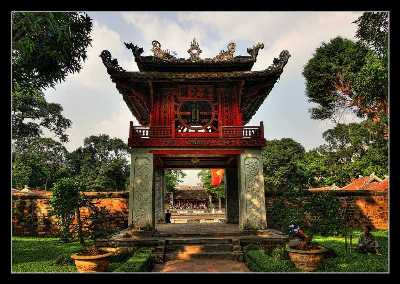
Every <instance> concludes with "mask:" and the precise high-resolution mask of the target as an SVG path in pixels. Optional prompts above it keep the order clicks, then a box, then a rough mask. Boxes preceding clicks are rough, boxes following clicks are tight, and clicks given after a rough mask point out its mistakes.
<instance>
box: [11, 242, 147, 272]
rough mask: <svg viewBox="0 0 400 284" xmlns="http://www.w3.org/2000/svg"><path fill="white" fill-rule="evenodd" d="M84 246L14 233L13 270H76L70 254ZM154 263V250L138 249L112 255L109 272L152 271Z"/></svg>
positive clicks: (77, 243)
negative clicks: (16, 235) (15, 235)
mask: <svg viewBox="0 0 400 284" xmlns="http://www.w3.org/2000/svg"><path fill="white" fill-rule="evenodd" d="M87 244H88V245H90V244H91V242H87ZM81 248H82V247H81V245H80V244H79V242H71V243H62V242H60V240H59V239H58V238H39V237H13V238H12V272H77V270H76V267H75V264H74V263H73V261H72V260H71V255H72V254H73V253H75V252H77V251H79V250H80V249H81ZM151 265H152V258H151V250H149V249H139V250H137V251H136V252H135V253H134V255H133V256H132V254H130V253H125V254H120V255H115V256H112V257H110V265H109V267H108V272H113V271H126V272H138V271H149V269H151Z"/></svg>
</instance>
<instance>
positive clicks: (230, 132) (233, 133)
mask: <svg viewBox="0 0 400 284" xmlns="http://www.w3.org/2000/svg"><path fill="white" fill-rule="evenodd" d="M171 130H172V128H171V127H170V126H152V127H143V126H133V124H132V123H131V124H130V135H129V138H130V139H138V138H139V139H140V138H152V137H154V138H175V137H176V138H185V137H190V136H194V135H193V133H187V134H188V135H187V136H186V135H185V134H186V133H173V131H171ZM195 134H196V135H195V136H196V137H198V138H201V136H203V135H204V134H206V135H204V136H205V137H204V138H206V137H207V136H210V137H211V136H214V137H215V136H217V135H218V136H219V137H220V138H238V139H250V138H255V139H260V138H261V139H262V138H264V125H263V123H262V122H261V123H260V126H222V127H221V129H220V131H219V134H218V133H195ZM207 134H214V135H207Z"/></svg>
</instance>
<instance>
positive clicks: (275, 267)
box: [245, 231, 388, 272]
mask: <svg viewBox="0 0 400 284" xmlns="http://www.w3.org/2000/svg"><path fill="white" fill-rule="evenodd" d="M360 234H361V232H359V231H356V232H354V233H353V236H354V237H353V247H356V245H357V243H358V237H359V236H360ZM372 234H373V235H374V236H375V238H376V239H377V241H378V242H379V245H380V246H381V249H380V252H381V254H382V255H381V256H379V255H374V254H362V253H358V252H356V251H355V250H353V252H352V254H351V255H346V252H345V248H344V237H337V236H335V237H323V236H314V241H315V242H318V243H319V244H321V245H323V246H325V247H328V248H332V249H333V250H334V251H335V252H336V254H337V256H336V257H334V258H328V259H326V260H324V262H323V263H322V265H321V266H320V268H319V269H318V270H317V272H387V271H388V233H387V231H376V232H372ZM245 260H246V263H247V266H248V267H249V269H250V270H252V271H257V272H262V271H263V272H285V271H286V272H297V271H298V270H297V269H296V268H295V267H294V265H293V264H292V263H291V262H290V261H289V260H288V259H285V258H279V257H273V256H272V255H271V253H265V252H264V251H260V250H250V251H248V252H246V255H245Z"/></svg>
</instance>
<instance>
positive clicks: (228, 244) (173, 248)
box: [153, 238, 243, 263]
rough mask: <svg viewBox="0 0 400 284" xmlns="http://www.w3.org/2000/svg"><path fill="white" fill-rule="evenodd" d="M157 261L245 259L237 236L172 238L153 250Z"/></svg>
mask: <svg viewBox="0 0 400 284" xmlns="http://www.w3.org/2000/svg"><path fill="white" fill-rule="evenodd" d="M153 256H154V258H155V262H156V263H163V262H165V261H169V260H189V259H199V258H203V259H204V258H206V259H229V260H239V261H242V260H243V252H242V248H241V246H240V241H239V239H235V238H171V239H166V240H165V241H164V243H163V244H160V245H158V246H157V247H155V249H154V250H153Z"/></svg>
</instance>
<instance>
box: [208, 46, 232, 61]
mask: <svg viewBox="0 0 400 284" xmlns="http://www.w3.org/2000/svg"><path fill="white" fill-rule="evenodd" d="M235 51H236V43H234V42H230V43H229V44H228V50H227V51H225V50H221V51H220V53H219V54H218V55H217V56H215V57H214V58H213V60H214V61H231V60H233V54H234V53H235Z"/></svg>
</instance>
